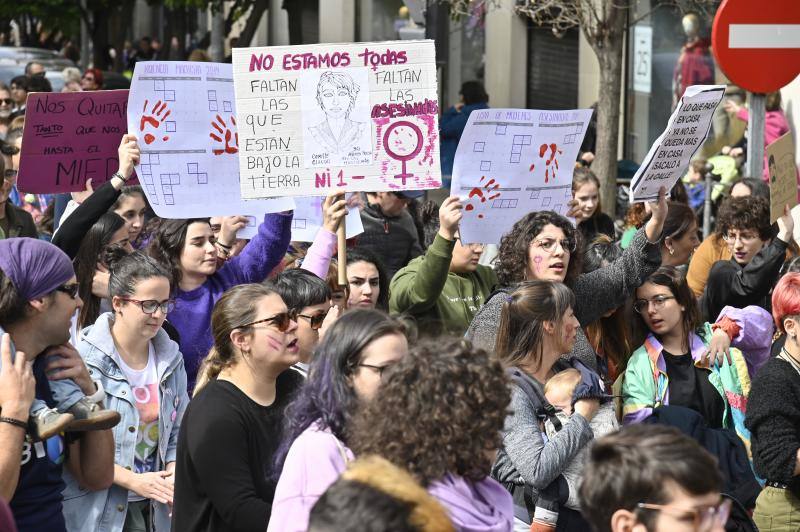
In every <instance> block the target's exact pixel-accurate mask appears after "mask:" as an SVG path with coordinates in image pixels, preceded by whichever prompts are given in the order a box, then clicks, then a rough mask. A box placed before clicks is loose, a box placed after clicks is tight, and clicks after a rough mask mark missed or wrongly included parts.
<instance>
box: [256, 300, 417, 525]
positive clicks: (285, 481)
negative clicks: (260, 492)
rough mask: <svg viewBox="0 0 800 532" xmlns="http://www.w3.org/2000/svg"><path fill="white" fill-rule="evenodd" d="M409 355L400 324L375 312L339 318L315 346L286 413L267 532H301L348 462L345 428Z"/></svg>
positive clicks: (364, 311) (348, 314)
mask: <svg viewBox="0 0 800 532" xmlns="http://www.w3.org/2000/svg"><path fill="white" fill-rule="evenodd" d="M407 354H408V341H407V339H406V329H405V327H404V326H403V324H402V323H401V322H399V321H397V320H395V319H393V318H390V317H389V316H387V315H386V314H384V313H383V312H380V311H376V310H368V309H355V310H353V311H351V312H348V313H347V314H344V315H343V316H342V317H340V318H339V319H338V320H337V321H336V323H334V324H333V326H332V327H331V328H330V329H329V330H328V332H327V333H326V334H325V337H324V338H323V340H322V342H320V344H319V346H318V347H317V350H316V353H315V356H314V361H313V362H312V363H311V368H310V372H309V376H308V380H307V381H306V384H305V386H303V388H301V389H300V391H299V392H298V395H297V397H295V399H294V400H293V401H292V403H291V404H290V405H289V407H288V408H287V410H286V426H285V428H284V431H283V434H284V438H283V442H282V443H281V447H280V448H279V450H278V452H277V453H276V460H275V472H276V476H277V473H278V472H280V478H279V480H278V485H277V487H276V488H275V499H274V500H273V503H272V515H271V516H270V521H269V528H268V532H273V531H280V532H290V531H305V530H306V529H307V528H308V516H309V513H310V512H311V507H312V506H314V503H315V502H316V501H317V499H319V497H320V496H321V495H322V494H323V493H324V492H325V490H326V489H328V487H329V486H330V485H331V484H333V482H334V481H335V480H336V479H337V478H338V477H339V475H340V474H341V473H342V472H343V471H344V470H345V467H346V465H347V462H349V461H350V460H352V459H353V453H352V452H351V451H350V449H348V447H347V445H348V435H349V431H350V423H351V420H352V419H353V416H354V415H355V413H356V411H357V410H358V408H359V405H361V404H363V403H364V402H366V401H370V400H371V399H372V398H373V397H374V395H375V392H376V391H377V389H378V386H379V385H380V382H381V376H382V375H383V372H384V370H385V369H386V368H387V367H389V366H391V365H392V364H395V363H397V362H398V361H399V360H400V359H402V358H403V357H405V356H406V355H407Z"/></svg>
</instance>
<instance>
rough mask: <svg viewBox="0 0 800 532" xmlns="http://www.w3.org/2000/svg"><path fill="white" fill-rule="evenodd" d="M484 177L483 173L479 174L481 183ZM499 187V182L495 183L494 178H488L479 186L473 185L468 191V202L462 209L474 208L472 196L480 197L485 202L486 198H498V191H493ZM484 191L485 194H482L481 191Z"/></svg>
mask: <svg viewBox="0 0 800 532" xmlns="http://www.w3.org/2000/svg"><path fill="white" fill-rule="evenodd" d="M484 179H486V176H485V175H484V176H481V183H483V180H484ZM499 188H500V184H499V183H497V182H496V181H495V180H494V179H490V180H489V181H487V182H486V183H485V184H484V185H483V187H481V188H478V187H474V188H473V189H472V190H470V191H469V196H468V199H467V201H468V203H467V205H466V207H464V209H466V210H468V211H472V210H474V209H475V206H474V205H473V204H472V198H476V197H477V198H480V200H481V203H486V200H487V199H490V200H493V199H496V198H499V197H500V192H495V191H496V190H497V189H499ZM484 191H486V195H484V193H483V192H484ZM478 218H483V215H482V214H479V215H478Z"/></svg>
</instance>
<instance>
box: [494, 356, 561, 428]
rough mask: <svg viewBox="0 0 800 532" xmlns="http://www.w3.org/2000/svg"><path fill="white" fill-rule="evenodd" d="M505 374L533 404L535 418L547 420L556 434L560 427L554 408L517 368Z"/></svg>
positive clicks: (509, 369) (511, 368)
mask: <svg viewBox="0 0 800 532" xmlns="http://www.w3.org/2000/svg"><path fill="white" fill-rule="evenodd" d="M506 372H507V373H508V376H509V377H511V380H512V381H513V382H514V384H516V385H517V386H519V388H520V389H521V390H522V391H523V392H524V393H525V395H526V396H527V397H528V400H529V401H530V402H531V403H532V404H533V411H534V413H535V414H536V417H537V418H539V419H541V420H542V421H545V420H548V419H549V420H550V422H551V423H552V424H553V427H554V428H555V429H556V432H558V431H560V430H561V428H562V425H561V420H560V419H558V416H557V415H556V408H555V407H554V406H553V405H551V404H550V402H549V401H548V400H547V398H546V397H545V396H544V394H543V393H542V392H541V390H539V387H538V386H536V385H535V384H534V383H533V382H531V379H530V377H528V376H527V375H526V374H525V373H524V372H522V371H521V370H520V369H519V368H515V367H510V368H508V369H507V370H506Z"/></svg>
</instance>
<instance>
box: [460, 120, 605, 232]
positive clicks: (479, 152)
mask: <svg viewBox="0 0 800 532" xmlns="http://www.w3.org/2000/svg"><path fill="white" fill-rule="evenodd" d="M591 116H592V111H591V110H590V109H576V110H569V111H538V110H533V109H486V110H481V111H473V112H472V114H470V117H469V121H468V122H467V127H466V128H465V129H464V133H463V134H462V136H461V140H460V141H459V144H458V149H457V151H456V158H455V163H454V165H453V184H452V193H453V194H455V195H458V196H459V197H461V198H462V200H463V202H464V217H463V218H462V220H461V228H460V231H461V239H462V240H463V241H464V242H480V243H485V244H498V243H500V238H501V237H502V236H503V234H505V233H506V232H508V231H509V230H510V229H511V227H512V226H513V225H514V223H515V222H516V221H517V220H519V219H520V218H522V216H524V215H525V214H527V213H529V212H532V211H542V210H552V211H555V212H558V213H559V214H565V213H566V212H567V210H568V208H567V202H568V201H569V200H570V199H571V198H572V170H573V168H574V161H575V159H576V158H577V156H578V150H579V149H580V146H581V142H583V136H584V134H585V133H586V124H588V122H589V119H590V118H591Z"/></svg>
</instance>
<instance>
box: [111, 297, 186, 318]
mask: <svg viewBox="0 0 800 532" xmlns="http://www.w3.org/2000/svg"><path fill="white" fill-rule="evenodd" d="M120 299H121V300H122V301H130V302H131V303H136V304H137V305H139V308H141V309H142V312H144V313H145V314H153V313H154V312H155V311H156V309H161V313H162V314H169V313H170V312H172V311H173V310H175V300H174V299H166V300H164V301H156V300H155V299H145V300H144V301H142V300H139V299H133V298H130V297H121V298H120Z"/></svg>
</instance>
